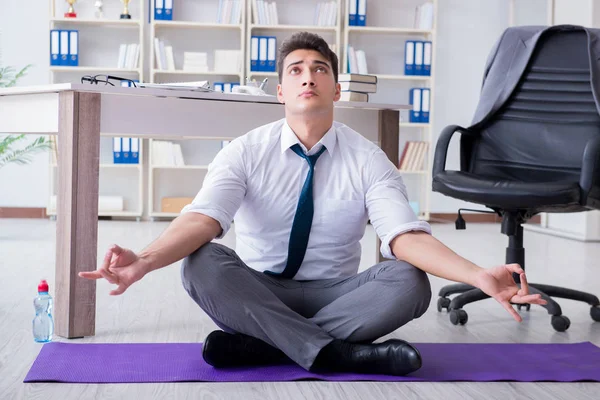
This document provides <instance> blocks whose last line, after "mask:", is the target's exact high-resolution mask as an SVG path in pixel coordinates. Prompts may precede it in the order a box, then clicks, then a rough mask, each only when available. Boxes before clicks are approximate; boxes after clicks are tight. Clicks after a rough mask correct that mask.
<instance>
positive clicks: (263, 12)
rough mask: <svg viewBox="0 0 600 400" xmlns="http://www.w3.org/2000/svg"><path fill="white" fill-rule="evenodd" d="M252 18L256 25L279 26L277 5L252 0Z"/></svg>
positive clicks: (261, 0) (262, 0) (263, 0)
mask: <svg viewBox="0 0 600 400" xmlns="http://www.w3.org/2000/svg"><path fill="white" fill-rule="evenodd" d="M252 18H253V20H254V24H255V25H279V16H278V15H277V3H275V2H274V1H273V2H271V3H269V2H267V1H265V0H252Z"/></svg>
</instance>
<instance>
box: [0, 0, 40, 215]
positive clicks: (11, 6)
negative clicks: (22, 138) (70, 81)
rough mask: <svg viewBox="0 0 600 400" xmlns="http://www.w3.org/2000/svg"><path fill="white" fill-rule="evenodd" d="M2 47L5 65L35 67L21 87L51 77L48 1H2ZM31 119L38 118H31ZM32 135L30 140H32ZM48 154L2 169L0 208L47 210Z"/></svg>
mask: <svg viewBox="0 0 600 400" xmlns="http://www.w3.org/2000/svg"><path fill="white" fill-rule="evenodd" d="M0 9H1V10H2V12H0V30H2V35H1V38H0V40H1V41H0V47H1V48H2V50H1V51H0V53H2V63H3V64H4V65H11V66H14V67H15V68H17V69H19V68H22V67H24V66H25V65H27V64H33V67H32V68H31V69H30V70H29V71H30V72H29V73H28V74H27V75H26V76H25V77H23V78H22V79H21V80H20V85H39V84H46V83H48V82H49V81H50V76H49V70H48V68H49V66H48V64H49V57H48V54H49V41H48V30H49V22H48V16H49V2H48V1H46V0H39V1H35V2H32V3H26V2H23V1H20V0H0ZM32 118H35V116H34V115H32ZM34 138H35V136H31V138H29V140H33V139H34ZM48 162H49V161H48V154H47V153H45V154H40V155H38V156H37V157H36V158H35V159H34V161H33V162H32V163H31V164H29V165H25V166H19V165H8V166H6V167H3V168H1V169H0V207H46V204H47V200H48V190H49V184H48V173H49V169H48Z"/></svg>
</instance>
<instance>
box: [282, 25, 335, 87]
mask: <svg viewBox="0 0 600 400" xmlns="http://www.w3.org/2000/svg"><path fill="white" fill-rule="evenodd" d="M296 50H315V51H318V52H319V53H320V54H321V55H322V56H323V57H325V58H326V59H327V61H329V62H330V63H331V69H332V70H333V77H334V78H335V82H336V83H337V81H338V58H337V55H336V54H335V53H334V52H333V51H332V50H331V49H330V48H329V45H328V44H327V42H326V41H325V40H324V39H323V38H322V37H321V36H319V35H315V34H314V33H310V32H298V33H294V34H293V35H292V36H290V37H289V38H288V39H286V40H285V41H284V42H283V43H282V45H281V47H280V48H279V58H278V59H277V70H278V71H279V83H281V77H282V75H283V60H285V58H286V57H287V56H288V54H290V53H291V52H293V51H296Z"/></svg>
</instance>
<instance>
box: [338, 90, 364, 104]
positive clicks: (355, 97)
mask: <svg viewBox="0 0 600 400" xmlns="http://www.w3.org/2000/svg"><path fill="white" fill-rule="evenodd" d="M340 101H362V102H365V103H366V102H368V101H369V95H368V94H367V93H360V92H342V94H341V96H340Z"/></svg>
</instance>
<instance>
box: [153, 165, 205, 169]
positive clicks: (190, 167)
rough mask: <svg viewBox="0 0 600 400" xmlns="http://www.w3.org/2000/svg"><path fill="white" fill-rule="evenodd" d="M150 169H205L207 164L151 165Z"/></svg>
mask: <svg viewBox="0 0 600 400" xmlns="http://www.w3.org/2000/svg"><path fill="white" fill-rule="evenodd" d="M151 168H152V169H200V170H207V169H208V165H153V166H152V167H151Z"/></svg>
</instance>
